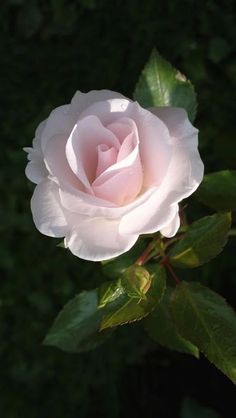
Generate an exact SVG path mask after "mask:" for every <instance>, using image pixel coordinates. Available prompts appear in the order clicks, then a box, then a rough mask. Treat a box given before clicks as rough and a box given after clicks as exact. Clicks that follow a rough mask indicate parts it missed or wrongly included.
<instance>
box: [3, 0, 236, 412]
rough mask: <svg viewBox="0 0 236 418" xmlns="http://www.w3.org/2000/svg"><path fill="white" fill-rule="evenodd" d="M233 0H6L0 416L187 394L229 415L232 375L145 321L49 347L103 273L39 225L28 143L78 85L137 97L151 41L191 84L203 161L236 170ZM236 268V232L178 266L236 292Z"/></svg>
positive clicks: (177, 398)
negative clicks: (64, 314)
mask: <svg viewBox="0 0 236 418" xmlns="http://www.w3.org/2000/svg"><path fill="white" fill-rule="evenodd" d="M233 7H234V1H233V0H228V1H227V2H224V4H223V3H220V2H216V1H212V0H210V1H207V2H205V1H204V2H202V1H200V2H196V1H194V0H188V1H184V2H183V1H180V0H171V1H168V2H167V1H156V0H148V1H140V2H137V1H134V0H127V1H123V0H115V1H114V2H113V1H110V0H93V1H92V0H90V1H89V0H83V1H80V0H73V1H71V0H50V1H45V0H34V1H31V0H3V1H1V2H0V31H1V35H0V53H1V66H0V81H1V82H0V98H1V99H0V100H1V106H0V118H1V124H0V129H1V154H0V167H1V169H0V170H1V176H0V190H1V203H0V215H1V223H0V230H1V243H0V270H1V282H0V301H1V304H0V341H1V343H0V356H1V359H0V362H1V377H0V415H1V416H3V417H6V418H18V417H19V416H23V417H30V418H42V417H45V418H48V417H52V418H65V417H66V418H67V417H68V418H75V417H76V418H87V417H92V418H93V417H94V416H96V417H102V418H113V417H115V418H117V417H122V418H126V417H130V416H132V415H134V414H135V416H136V417H137V418H139V417H143V416H148V417H149V418H153V417H157V416H158V417H160V418H162V417H165V418H173V417H178V416H179V411H180V405H181V401H182V399H183V398H184V397H185V396H186V395H189V396H191V397H193V398H195V399H197V400H198V401H199V402H200V404H203V405H205V406H206V407H212V408H213V409H214V410H216V411H218V412H219V415H220V416H221V417H222V418H228V417H229V416H231V409H232V408H234V404H235V393H234V391H233V389H232V387H231V384H230V382H228V381H227V378H224V377H223V376H222V375H221V374H220V372H219V373H218V372H217V371H216V370H214V368H213V367H210V366H209V365H208V364H207V363H206V362H204V360H199V361H197V360H195V359H194V358H191V357H190V356H188V358H187V356H186V357H184V356H183V357H182V356H181V355H179V354H172V353H170V352H166V351H164V350H159V349H157V348H156V346H155V345H153V344H152V342H151V340H150V341H149V340H148V339H147V336H146V334H144V332H143V330H142V327H141V326H140V324H138V323H137V324H135V325H133V326H132V327H131V326H125V327H124V328H123V329H119V330H118V331H117V332H115V333H113V334H112V336H111V337H110V338H109V339H107V342H106V343H105V344H104V346H102V347H101V348H98V349H97V350H95V351H94V352H91V353H81V354H79V355H77V354H74V355H71V354H66V353H63V352H60V351H59V350H57V349H55V348H51V347H45V346H42V344H41V343H42V341H43V338H44V336H45V333H46V332H47V330H48V328H49V327H50V325H51V323H52V321H53V320H54V318H55V316H56V315H57V314H58V312H59V311H60V310H61V308H62V306H63V305H64V304H65V303H66V302H68V301H69V300H70V299H71V298H72V297H74V295H75V294H77V293H79V292H81V291H82V290H84V289H87V290H90V289H92V288H94V287H97V286H99V284H100V283H101V274H102V269H101V268H100V267H99V265H98V264H97V263H95V264H90V263H87V262H83V261H81V260H78V259H77V258H76V257H73V256H72V255H71V254H70V253H69V252H68V251H65V250H63V249H61V248H58V247H56V243H57V241H56V240H53V239H50V238H47V237H44V236H42V235H40V234H39V233H38V232H37V231H36V230H35V228H34V226H33V222H32V219H31V214H30V209H29V200H30V196H31V194H32V190H33V187H32V185H31V184H29V182H27V180H26V179H25V176H24V168H25V163H26V156H25V154H24V153H23V152H22V150H21V148H22V147H23V146H26V145H27V146H29V145H30V144H31V141H32V137H33V133H34V130H35V128H36V126H37V124H38V123H39V122H40V121H41V120H42V119H44V118H45V117H47V115H48V113H49V112H50V111H51V110H52V109H53V108H54V107H56V106H59V105H61V104H64V103H67V102H69V101H70V99H71V97H72V95H73V94H74V92H75V90H76V89H80V90H82V91H87V90H90V89H92V88H97V89H99V88H110V89H113V90H117V91H120V92H122V93H124V94H126V95H128V96H129V97H131V96H132V93H133V90H134V86H135V84H136V82H137V80H138V77H139V74H140V71H141V70H142V69H143V67H144V65H145V63H146V61H147V59H148V57H149V55H150V53H151V50H152V49H153V47H156V48H157V49H158V51H159V52H160V53H161V55H162V56H163V57H165V58H166V59H168V60H169V61H170V62H171V63H172V64H173V66H174V67H176V68H178V69H179V70H180V71H181V73H183V74H185V75H186V76H187V78H188V79H190V80H191V82H192V83H193V84H194V86H195V90H196V92H197V95H198V116H197V119H196V121H195V124H196V126H197V127H198V128H199V129H200V150H201V154H202V157H203V159H204V162H205V165H206V172H207V173H209V172H213V171H217V170H224V169H226V168H229V169H235V167H236V152H235V150H236V145H235V114H236V109H235V97H236V94H235V93H236V58H235V56H236V54H235V36H236V22H235V12H234V11H233ZM187 213H188V217H189V219H190V220H196V219H198V218H199V216H202V215H207V214H208V212H207V208H204V207H203V206H200V205H198V204H197V203H194V202H191V203H190V204H189V207H188V208H187ZM141 252H142V251H141ZM138 255H139V254H138ZM235 270H236V257H235V238H232V241H231V242H230V243H229V244H228V245H227V251H226V252H224V253H223V254H221V255H220V256H219V257H218V258H216V259H215V260H214V261H213V262H210V263H208V264H207V265H206V266H204V267H203V268H202V269H196V270H186V271H184V270H181V278H182V275H183V276H184V274H186V279H188V277H189V274H190V273H191V279H192V278H196V279H197V280H199V281H204V283H207V284H209V283H210V284H211V287H212V288H214V289H215V290H217V291H220V292H222V294H223V295H224V296H225V297H226V298H227V300H228V301H229V302H230V303H231V304H232V305H233V304H234V302H235V296H236V292H235V289H236V282H235ZM103 280H106V279H105V276H104V279H103ZM137 394H138V396H137ZM191 418H192V417H191Z"/></svg>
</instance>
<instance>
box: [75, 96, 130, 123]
mask: <svg viewBox="0 0 236 418" xmlns="http://www.w3.org/2000/svg"><path fill="white" fill-rule="evenodd" d="M132 107H133V102H132V101H130V100H128V99H111V100H106V101H101V102H97V103H94V104H92V105H91V106H90V107H88V108H87V109H86V110H84V111H83V112H82V113H81V114H80V117H79V118H80V119H83V118H84V117H86V116H90V115H95V116H97V117H98V119H99V120H100V121H101V122H102V124H103V125H104V126H107V125H110V124H111V123H112V124H113V123H115V122H117V121H118V119H120V118H123V117H128V118H129V117H130V113H131V110H132Z"/></svg>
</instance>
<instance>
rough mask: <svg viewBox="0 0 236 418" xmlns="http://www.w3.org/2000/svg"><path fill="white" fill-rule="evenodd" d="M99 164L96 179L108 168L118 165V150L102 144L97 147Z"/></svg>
mask: <svg viewBox="0 0 236 418" xmlns="http://www.w3.org/2000/svg"><path fill="white" fill-rule="evenodd" d="M97 153H98V163H97V170H96V177H98V176H100V174H102V173H103V172H104V171H105V170H106V169H107V168H108V167H110V166H111V165H113V164H115V163H116V160H117V149H116V148H115V147H111V148H109V147H108V145H105V144H101V145H98V146H97Z"/></svg>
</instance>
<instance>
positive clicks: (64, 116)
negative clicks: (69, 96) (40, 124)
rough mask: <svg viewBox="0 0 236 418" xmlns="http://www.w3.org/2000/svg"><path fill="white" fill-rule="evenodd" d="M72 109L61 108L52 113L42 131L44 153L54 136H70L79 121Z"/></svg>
mask: <svg viewBox="0 0 236 418" xmlns="http://www.w3.org/2000/svg"><path fill="white" fill-rule="evenodd" d="M70 107H71V106H70V105H64V106H59V107H57V108H56V109H54V110H53V111H52V112H51V113H50V115H49V117H48V119H47V122H46V125H45V127H44V129H43V131H42V138H41V146H42V150H43V152H44V151H45V148H46V146H47V143H48V141H49V140H50V139H51V138H52V137H53V136H55V135H65V136H69V135H70V133H71V131H72V129H73V127H74V125H75V123H76V121H77V119H78V117H76V115H73V114H72V112H71V109H70Z"/></svg>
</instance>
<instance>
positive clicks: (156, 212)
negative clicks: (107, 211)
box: [119, 191, 176, 234]
mask: <svg viewBox="0 0 236 418" xmlns="http://www.w3.org/2000/svg"><path fill="white" fill-rule="evenodd" d="M175 214H176V205H175V204H173V205H166V204H165V203H164V202H160V201H159V200H158V191H156V192H154V193H153V194H152V195H151V196H150V198H149V199H148V200H147V201H146V202H145V203H144V204H143V205H140V206H137V207H136V208H135V209H133V210H131V211H130V212H128V213H127V214H125V215H124V216H123V217H122V219H121V223H120V228H119V231H120V233H121V234H125V233H127V234H151V233H153V232H157V231H160V230H161V229H162V228H164V227H165V226H166V225H167V224H168V223H169V222H171V221H172V219H173V218H174V216H175Z"/></svg>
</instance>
